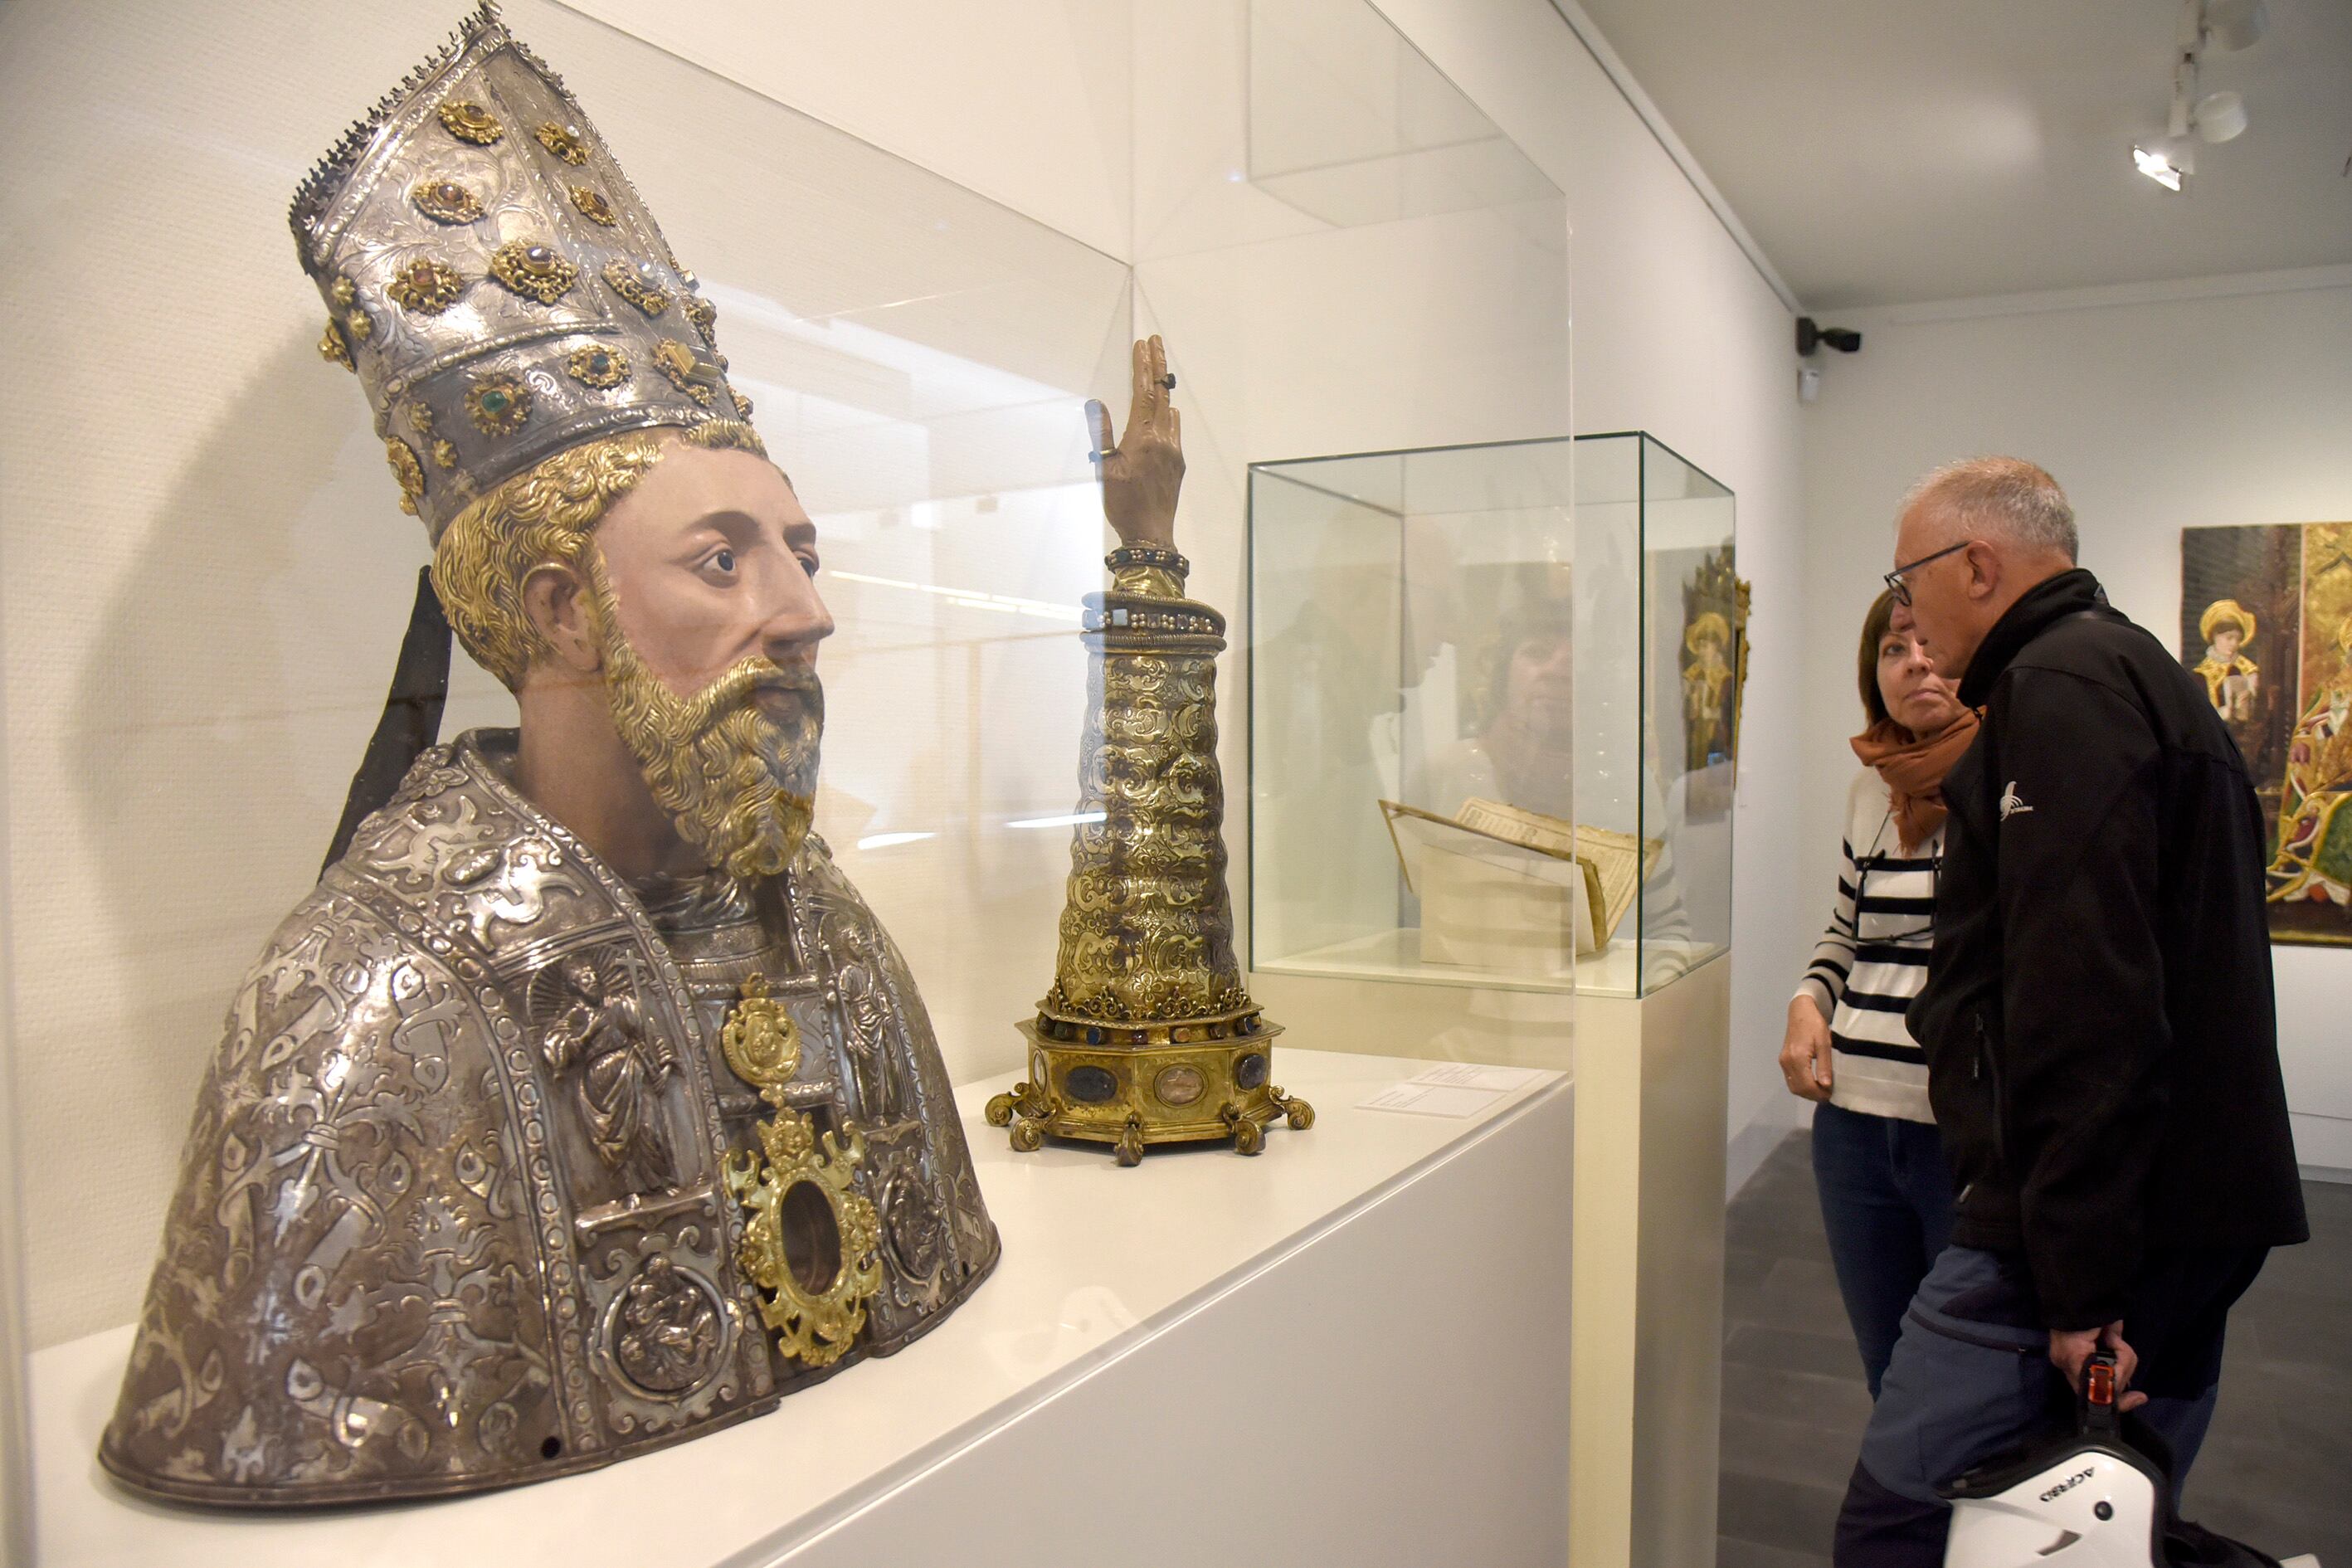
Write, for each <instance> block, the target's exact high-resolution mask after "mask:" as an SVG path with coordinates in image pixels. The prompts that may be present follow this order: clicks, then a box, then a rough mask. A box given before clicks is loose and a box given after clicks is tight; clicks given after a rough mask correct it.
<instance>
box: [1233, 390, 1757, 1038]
mask: <svg viewBox="0 0 2352 1568" xmlns="http://www.w3.org/2000/svg"><path fill="white" fill-rule="evenodd" d="M1250 611H1251V649H1252V658H1251V664H1250V670H1251V680H1250V686H1251V704H1250V714H1251V735H1250V796H1251V805H1252V814H1251V825H1252V831H1251V838H1250V893H1251V898H1250V932H1251V963H1252V967H1253V968H1255V969H1256V970H1259V971H1262V972H1265V973H1276V974H1301V975H1323V976H1335V977H1336V976H1358V977H1365V978H1377V979H1382V980H1402V981H1411V982H1418V983H1423V984H1448V985H1472V986H1478V987H1485V988H1493V989H1498V990H1505V991H1547V990H1549V991H1567V990H1573V989H1579V988H1581V989H1585V990H1590V991H1595V992H1600V993H1603V994H1619V995H1643V994H1649V993H1650V992H1652V991H1654V990H1656V989H1657V988H1658V987H1659V986H1661V985H1664V984H1666V983H1667V982H1669V981H1671V980H1672V979H1674V978H1675V977H1676V976H1678V975H1680V974H1683V973H1687V972H1688V971H1689V970H1690V969H1691V968H1693V967H1695V966H1696V965H1697V964H1699V963H1704V962H1706V960H1707V959H1709V958H1712V957H1714V956H1716V955H1717V954H1718V953H1720V952H1724V951H1725V950H1726V948H1727V945H1728V943H1729V940H1730V929H1731V908H1730V905H1731V815H1730V813H1731V804H1732V791H1733V784H1734V770H1735V768H1736V766H1737V763H1736V756H1737V750H1738V722H1739V697H1740V684H1741V671H1742V669H1743V662H1742V650H1743V647H1744V633H1743V628H1744V625H1745V614H1744V609H1743V606H1742V590H1741V589H1740V587H1739V585H1738V576H1737V563H1736V558H1735V555H1734V543H1733V498H1732V495H1731V492H1730V491H1729V490H1727V489H1725V488H1724V487H1723V486H1721V485H1720V484H1717V482H1716V481H1715V480H1713V479H1709V478H1708V477H1707V476H1706V474H1704V473H1702V472H1700V471H1699V470H1698V469H1697V468H1693V467H1692V466H1691V465H1690V464H1688V463H1686V462H1685V461H1684V460H1683V459H1682V458H1678V457H1676V456H1675V454H1674V453H1673V452H1672V451H1671V450H1670V449H1669V448H1667V447H1665V446H1664V444H1663V443H1661V442H1659V441H1657V440H1655V439H1654V438H1653V437H1649V436H1647V435H1643V434H1638V433H1635V434H1628V435H1622V436H1617V435H1612V436H1598V437H1586V438H1582V439H1579V440H1574V441H1570V440H1568V439H1554V440H1545V441H1519V442H1504V443H1497V444H1493V445H1485V446H1471V447H1438V448H1429V449H1423V450H1416V451H1403V452H1381V453H1368V454H1360V455H1352V456H1345V457H1334V458H1309V459H1305V460H1300V461H1296V462H1278V463H1260V464H1256V465H1254V466H1253V467H1252V468H1251V470H1250Z"/></svg>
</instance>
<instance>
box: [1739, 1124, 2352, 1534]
mask: <svg viewBox="0 0 2352 1568" xmlns="http://www.w3.org/2000/svg"><path fill="white" fill-rule="evenodd" d="M2304 1196H2305V1203H2306V1205H2307V1206H2308V1207H2309V1209H2310V1213H2311V1231H2312V1239H2311V1242H2310V1243H2309V1245H2307V1246H2304V1247H2287V1248H2284V1249H2282V1250H2280V1251H2278V1252H2275V1253H2273V1254H2272V1257H2271V1261H2270V1265H2269V1267H2268V1268H2264V1269H2263V1276H2262V1278H2261V1279H2258V1280H2256V1281H2255V1282H2254V1286H2253V1289H2251V1290H2249V1291H2248V1292H2247V1293H2246V1295H2245V1298H2244V1299H2243V1300H2241V1301H2240V1302H2239V1304H2238V1307H2237V1310H2235V1311H2233V1312H2231V1315H2230V1348H2229V1358H2228V1361H2227V1362H2226V1363H2225V1366H2224V1371H2223V1374H2222V1379H2221V1408H2220V1411H2219V1413H2218V1414H2217V1415H2216V1416H2215V1417H2214V1421H2213V1431H2212V1435H2211V1436H2210V1438H2209V1439H2208V1440H2207V1442H2206V1444H2205V1451H2204V1454H2203V1456H2202V1457H2201V1458H2199V1460H2198V1461H2197V1468H2196V1470H2195V1471H2194V1473H2193V1474H2192V1475H2191V1476H2190V1477H2189V1488H2188V1496H2187V1498H2186V1499H2185V1500H2183V1508H2182V1510H2181V1511H2182V1512H2183V1513H2184V1514H2186V1515H2187V1516H2188V1517H2189V1518H2190V1519H2194V1520H2196V1521H2199V1522H2200V1523H2203V1524H2206V1525H2209V1526H2210V1527H2211V1528H2213V1529H2215V1530H2219V1531H2224V1532H2225V1533H2228V1534H2231V1535H2234V1536H2237V1537H2239V1538H2240V1539H2242V1540H2244V1541H2246V1542H2251V1543H2252V1544H2253V1545H2255V1546H2259V1547H2261V1548H2263V1550H2264V1551H2266V1552H2273V1553H2276V1554H2279V1555H2288V1554H2291V1553H2294V1552H2316V1553H2317V1554H2318V1556H2319V1559H2320V1561H2321V1563H2323V1564H2325V1568H2352V1186H2343V1185H2336V1184H2322V1183H2313V1182H2307V1183H2305V1184H2304ZM1727 1240H1728V1262H1727V1269H1726V1273H1727V1279H1726V1282H1725V1283H1726V1289H1725V1298H1724V1334H1723V1353H1724V1368H1723V1482H1722V1493H1721V1498H1722V1511H1721V1518H1720V1523H1719V1525H1718V1528H1719V1530H1720V1531H1721V1542H1720V1544H1721V1555H1720V1557H1719V1559H1718V1563H1719V1565H1720V1568H1824V1565H1826V1564H1827V1563H1828V1562H1829V1542H1830V1531H1831V1526H1832V1523H1833V1522H1834V1521H1835V1520H1836V1518H1837V1508H1838V1500H1839V1498H1840V1497H1841V1496H1843V1492H1844V1489H1845V1478H1846V1474H1847V1472H1848V1471H1850V1470H1851V1469H1852V1468H1853V1456H1854V1450H1855V1447H1856V1446H1857V1445H1858V1443H1859V1442H1860V1439H1861V1436H1862V1427H1863V1424H1864V1421H1866V1420H1867V1419H1868V1418H1869V1415H1870V1393H1869V1390H1868V1389H1867V1388H1865V1387H1864V1384H1863V1381H1862V1363H1861V1362H1860V1360H1859V1359H1858V1358H1857V1357H1856V1356H1855V1353H1854V1348H1853V1331H1852V1330H1850V1329H1849V1328H1847V1326H1846V1321H1845V1309H1844V1307H1843V1305H1842V1304H1841V1303H1840V1301H1839V1300H1838V1293H1837V1281H1836V1279H1835V1277H1834V1276H1833V1275H1832V1273H1831V1272H1830V1257H1829V1247H1828V1243H1827V1241H1826V1240H1825V1239H1824V1237H1823V1235H1822V1212H1821V1207H1820V1205H1819V1203H1818V1201H1817V1200H1816V1199H1815V1197H1814V1194H1813V1173H1812V1165H1811V1150H1810V1148H1809V1146H1808V1143H1807V1141H1806V1134H1804V1133H1801V1132H1798V1133H1792V1134H1790V1137H1789V1138H1788V1140H1787V1141H1786V1142H1783V1143H1782V1144H1780V1147H1779V1148H1777V1149H1775V1150H1774V1151H1773V1152H1772V1155H1771V1157H1770V1158H1769V1159H1768V1160H1767V1161H1765V1163H1764V1166H1763V1168H1762V1169H1761V1170H1759V1171H1758V1172H1757V1173H1756V1175H1755V1178H1754V1179H1753V1180H1751V1181H1750V1182H1749V1183H1748V1185H1747V1186H1746V1187H1744V1188H1742V1189H1741V1191H1740V1194H1739V1196H1738V1198H1736V1199H1734V1200H1733V1201H1732V1205H1731V1213H1730V1220H1729V1234H1728V1237H1727Z"/></svg>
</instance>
